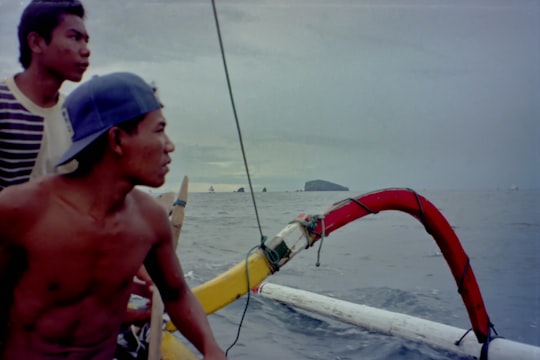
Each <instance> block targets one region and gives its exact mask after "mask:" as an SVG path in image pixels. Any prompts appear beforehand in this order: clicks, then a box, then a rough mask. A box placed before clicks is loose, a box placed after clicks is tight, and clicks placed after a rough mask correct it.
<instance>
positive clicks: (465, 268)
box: [297, 189, 492, 343]
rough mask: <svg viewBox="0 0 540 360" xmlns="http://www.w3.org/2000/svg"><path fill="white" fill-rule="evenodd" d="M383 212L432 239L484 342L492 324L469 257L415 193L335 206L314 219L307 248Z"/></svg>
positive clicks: (377, 195) (388, 193)
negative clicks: (413, 222)
mask: <svg viewBox="0 0 540 360" xmlns="http://www.w3.org/2000/svg"><path fill="white" fill-rule="evenodd" d="M384 210H398V211H402V212H406V213H408V214H410V215H412V216H414V217H415V218H416V219H418V220H419V221H420V222H421V223H422V224H423V225H424V227H425V228H426V231H427V232H428V233H429V234H431V235H432V236H433V238H434V239H435V242H436V243H437V245H438V246H439V248H440V250H441V253H442V254H443V256H444V258H445V259H446V262H447V263H448V265H449V266H450V270H451V272H452V275H453V276H454V279H455V281H456V284H457V286H458V292H459V293H460V294H461V297H462V299H463V302H464V303H465V307H466V308H467V312H468V313H469V318H470V320H471V325H472V329H473V331H474V333H475V334H476V338H477V339H478V342H480V343H485V342H486V341H488V340H489V338H490V329H491V326H492V324H491V322H490V320H489V316H488V314H487V311H486V308H485V306H484V301H483V299H482V294H481V293H480V289H479V287H478V283H477V282H476V278H475V276H474V273H473V270H472V268H471V265H470V263H469V257H468V256H467V254H466V253H465V251H464V250H463V247H462V246H461V243H460V242H459V239H458V237H457V236H456V234H455V232H454V230H453V229H452V227H451V226H450V224H449V223H448V221H447V220H446V219H445V218H444V216H443V215H442V214H441V212H440V211H439V210H438V209H437V208H436V207H435V206H434V205H433V204H432V203H431V202H429V201H428V200H427V199H425V198H424V197H422V196H420V195H418V194H417V193H416V192H415V191H413V190H411V189H385V190H380V191H376V192H372V193H368V194H365V195H361V196H359V197H357V198H349V199H345V200H343V201H340V202H338V203H335V204H334V205H332V206H331V207H330V208H328V209H327V210H326V212H325V214H324V218H318V219H317V222H316V223H315V224H314V226H310V227H308V229H307V230H308V232H309V236H310V238H311V240H312V243H311V244H313V243H314V242H315V241H317V240H318V239H320V238H321V237H322V236H323V235H324V236H327V235H329V234H330V233H331V232H333V231H335V230H337V229H339V228H340V227H342V226H344V225H346V224H348V223H350V222H351V221H354V220H357V219H359V218H361V217H363V216H366V215H369V214H375V213H378V212H380V211H384ZM308 218H309V216H307V215H304V214H301V215H299V217H298V218H297V219H298V220H300V219H302V220H304V221H307V220H308ZM323 231H324V234H323Z"/></svg>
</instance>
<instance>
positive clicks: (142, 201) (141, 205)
mask: <svg viewBox="0 0 540 360" xmlns="http://www.w3.org/2000/svg"><path fill="white" fill-rule="evenodd" d="M130 196H131V197H132V198H133V200H134V201H135V204H136V206H137V207H138V209H139V212H140V213H142V214H144V216H145V218H147V219H149V220H151V221H152V222H161V221H168V217H167V212H166V211H165V207H164V206H163V205H161V203H160V202H159V200H158V199H157V198H156V197H155V196H153V195H152V194H149V193H147V192H145V191H142V190H140V189H133V190H132V191H131V192H130Z"/></svg>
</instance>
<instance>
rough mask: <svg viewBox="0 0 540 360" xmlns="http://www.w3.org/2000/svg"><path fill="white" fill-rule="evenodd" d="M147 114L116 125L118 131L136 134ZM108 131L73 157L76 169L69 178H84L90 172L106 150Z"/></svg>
mask: <svg viewBox="0 0 540 360" xmlns="http://www.w3.org/2000/svg"><path fill="white" fill-rule="evenodd" d="M146 115H147V114H144V115H142V116H139V117H136V118H135V119H131V120H127V121H123V122H121V123H119V124H117V125H115V126H116V127H119V128H120V129H122V130H124V131H125V132H126V133H128V134H136V133H137V130H138V127H139V123H140V122H141V121H142V120H144V118H145V117H146ZM108 133H109V132H108V131H106V132H105V133H104V134H102V135H100V136H99V137H98V138H97V139H96V140H94V141H93V142H91V143H90V145H88V146H87V147H85V148H84V149H83V150H82V151H81V152H80V153H78V154H77V155H76V156H75V159H77V163H78V165H77V169H76V170H75V171H73V172H72V173H70V175H71V176H77V177H78V176H84V175H86V174H88V173H89V172H90V170H92V168H93V167H94V165H95V164H96V163H97V162H99V161H100V160H101V159H102V158H103V155H104V154H105V151H106V149H107V145H108V141H109V136H108Z"/></svg>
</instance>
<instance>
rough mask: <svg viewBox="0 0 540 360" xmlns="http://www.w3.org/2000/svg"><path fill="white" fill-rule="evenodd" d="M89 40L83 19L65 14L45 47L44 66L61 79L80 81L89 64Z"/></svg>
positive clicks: (42, 58)
mask: <svg viewBox="0 0 540 360" xmlns="http://www.w3.org/2000/svg"><path fill="white" fill-rule="evenodd" d="M88 40H89V36H88V33H87V32H86V27H85V25H84V21H83V19H81V18H80V17H78V16H76V15H63V16H62V20H61V21H60V23H59V24H58V26H57V27H56V28H55V29H54V30H53V32H52V34H51V41H50V42H49V44H46V45H45V47H44V50H43V53H42V56H41V64H42V66H43V67H44V68H45V70H46V71H47V72H49V73H51V74H53V75H54V76H56V77H57V78H58V79H59V80H61V81H63V80H70V81H80V80H81V79H82V76H83V74H84V72H85V71H86V69H87V68H88V65H89V57H90V50H89V49H88Z"/></svg>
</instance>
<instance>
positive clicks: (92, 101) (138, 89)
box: [56, 72, 162, 166]
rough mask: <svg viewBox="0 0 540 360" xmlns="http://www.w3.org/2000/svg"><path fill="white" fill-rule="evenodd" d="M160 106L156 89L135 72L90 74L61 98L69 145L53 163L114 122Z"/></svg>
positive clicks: (68, 157) (73, 154)
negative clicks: (63, 99) (89, 77)
mask: <svg viewBox="0 0 540 360" xmlns="http://www.w3.org/2000/svg"><path fill="white" fill-rule="evenodd" d="M161 107H162V105H161V103H160V102H159V99H158V98H157V96H156V93H155V89H154V88H153V87H152V86H150V85H149V84H148V83H146V82H145V81H144V80H143V79H141V78H140V77H139V76H137V75H135V74H132V73H128V72H116V73H111V74H107V75H101V76H94V77H92V78H91V79H90V80H88V81H86V82H84V83H83V84H81V85H80V86H78V87H77V88H76V89H75V90H73V91H72V92H71V93H70V94H69V95H68V96H67V98H66V100H65V101H64V105H63V114H64V120H65V121H66V124H67V126H68V128H69V129H71V134H72V136H71V140H72V144H71V146H70V147H69V149H68V150H67V151H66V152H65V153H64V155H62V157H61V158H60V160H58V162H57V163H56V166H60V165H63V164H65V163H67V162H68V161H70V160H72V159H73V158H74V157H76V155H77V154H78V153H80V152H81V151H82V150H83V149H84V148H86V147H87V146H88V145H90V144H91V143H92V142H93V141H94V140H96V139H97V138H98V137H99V136H100V135H102V134H103V133H105V132H106V131H107V130H109V129H110V128H111V127H113V126H114V125H117V124H120V123H122V122H125V121H128V120H132V119H135V118H137V117H139V116H142V115H145V114H147V113H149V112H151V111H154V110H157V109H160V108H161Z"/></svg>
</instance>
